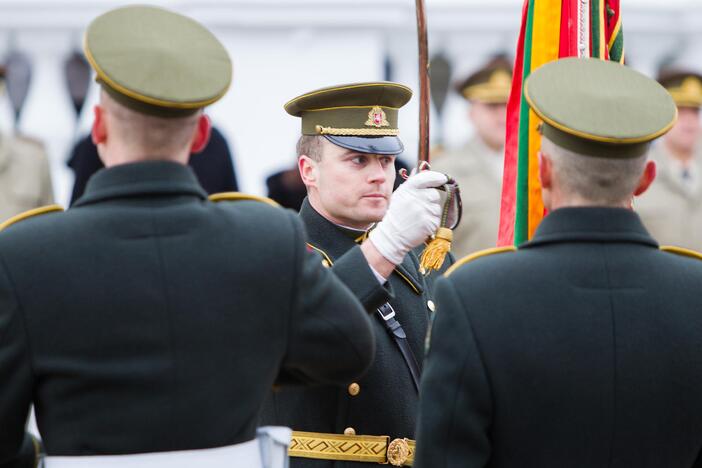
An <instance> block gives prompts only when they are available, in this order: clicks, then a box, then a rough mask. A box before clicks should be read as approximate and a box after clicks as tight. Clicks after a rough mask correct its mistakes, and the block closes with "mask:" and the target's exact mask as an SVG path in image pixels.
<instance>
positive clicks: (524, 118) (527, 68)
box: [514, 0, 536, 245]
mask: <svg viewBox="0 0 702 468" xmlns="http://www.w3.org/2000/svg"><path fill="white" fill-rule="evenodd" d="M535 1H536V0H529V11H528V13H527V27H526V32H525V34H524V74H523V78H522V83H525V82H526V79H527V78H528V77H529V75H530V74H531V50H532V40H533V37H534V2H535ZM529 124H530V122H529V104H528V103H527V102H526V98H525V97H524V86H523V85H522V100H521V104H520V106H519V156H518V161H517V197H516V198H517V200H516V204H517V207H516V210H515V217H514V245H519V244H521V243H522V242H526V241H527V240H528V238H529Z"/></svg>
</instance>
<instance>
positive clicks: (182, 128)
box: [101, 91, 201, 156]
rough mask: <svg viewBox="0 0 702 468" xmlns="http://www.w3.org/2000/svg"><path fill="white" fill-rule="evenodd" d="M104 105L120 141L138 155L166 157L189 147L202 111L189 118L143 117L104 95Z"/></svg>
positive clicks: (104, 93) (144, 115)
mask: <svg viewBox="0 0 702 468" xmlns="http://www.w3.org/2000/svg"><path fill="white" fill-rule="evenodd" d="M101 105H102V107H103V108H104V109H105V110H106V112H107V114H109V115H110V116H111V117H112V122H113V129H114V130H115V131H116V133H117V137H118V138H120V140H121V141H122V142H123V143H124V144H125V145H128V146H129V147H130V148H132V149H133V150H134V151H135V152H140V153H143V154H144V155H145V156H146V155H148V156H164V155H171V154H173V153H177V152H179V151H182V150H183V149H184V148H185V147H186V146H188V145H189V144H190V141H191V139H192V137H193V133H194V131H195V128H196V127H197V123H198V120H199V118H200V115H201V111H198V112H196V113H195V114H193V115H189V116H187V117H156V116H153V115H147V114H142V113H140V112H136V111H134V110H132V109H129V108H127V107H125V106H123V105H122V104H120V103H118V102H117V101H115V100H114V99H112V97H110V95H109V94H107V93H106V92H105V91H103V92H102V98H101Z"/></svg>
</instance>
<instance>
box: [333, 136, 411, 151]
mask: <svg viewBox="0 0 702 468" xmlns="http://www.w3.org/2000/svg"><path fill="white" fill-rule="evenodd" d="M324 137H325V138H326V139H327V140H329V141H331V142H332V143H334V144H335V145H337V146H341V147H342V148H347V149H350V150H352V151H358V152H359V153H369V154H391V155H398V154H400V153H402V152H403V151H404V150H405V147H404V145H403V144H402V142H401V141H400V139H399V138H398V137H396V136H377V137H376V136H374V137H358V136H337V135H324Z"/></svg>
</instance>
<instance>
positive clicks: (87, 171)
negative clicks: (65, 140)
mask: <svg viewBox="0 0 702 468" xmlns="http://www.w3.org/2000/svg"><path fill="white" fill-rule="evenodd" d="M188 165H189V166H190V167H191V168H192V169H193V171H194V172H195V175H196V176H197V180H198V182H200V185H202V188H204V189H205V192H207V193H209V194H212V193H219V192H238V191H239V184H238V183H237V180H236V172H235V170H234V163H233V159H232V155H231V152H230V151H229V145H228V144H227V140H226V138H225V137H224V135H222V133H221V132H220V131H219V130H217V128H215V127H212V134H211V136H210V141H209V142H208V143H207V146H206V147H205V149H204V150H202V152H201V153H199V154H191V155H190V159H189V160H188ZM68 166H69V167H70V168H71V169H73V173H74V175H75V181H74V183H73V192H72V193H71V205H73V203H75V201H76V200H78V199H79V198H80V197H81V195H83V192H84V191H85V186H86V184H87V183H88V179H90V177H91V176H92V175H93V174H95V173H96V172H97V171H99V170H100V169H102V168H103V167H105V165H104V164H103V162H102V161H101V160H100V157H99V156H98V151H97V147H96V146H95V143H93V141H92V139H91V138H90V135H88V136H86V137H85V138H83V139H81V140H80V141H79V142H78V143H76V145H75V146H74V147H73V150H72V151H71V156H70V158H69V160H68Z"/></svg>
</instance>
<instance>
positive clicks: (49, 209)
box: [0, 205, 63, 231]
mask: <svg viewBox="0 0 702 468" xmlns="http://www.w3.org/2000/svg"><path fill="white" fill-rule="evenodd" d="M56 211H63V207H62V206H61V205H47V206H40V207H39V208H34V209H31V210H28V211H25V212H24V213H20V214H18V215H15V216H13V217H11V218H9V219H7V220H6V221H4V222H3V223H2V224H0V231H2V230H3V229H5V228H8V227H10V226H12V225H13V224H17V223H19V222H20V221H24V220H25V219H29V218H33V217H35V216H39V215H43V214H46V213H54V212H56Z"/></svg>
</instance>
